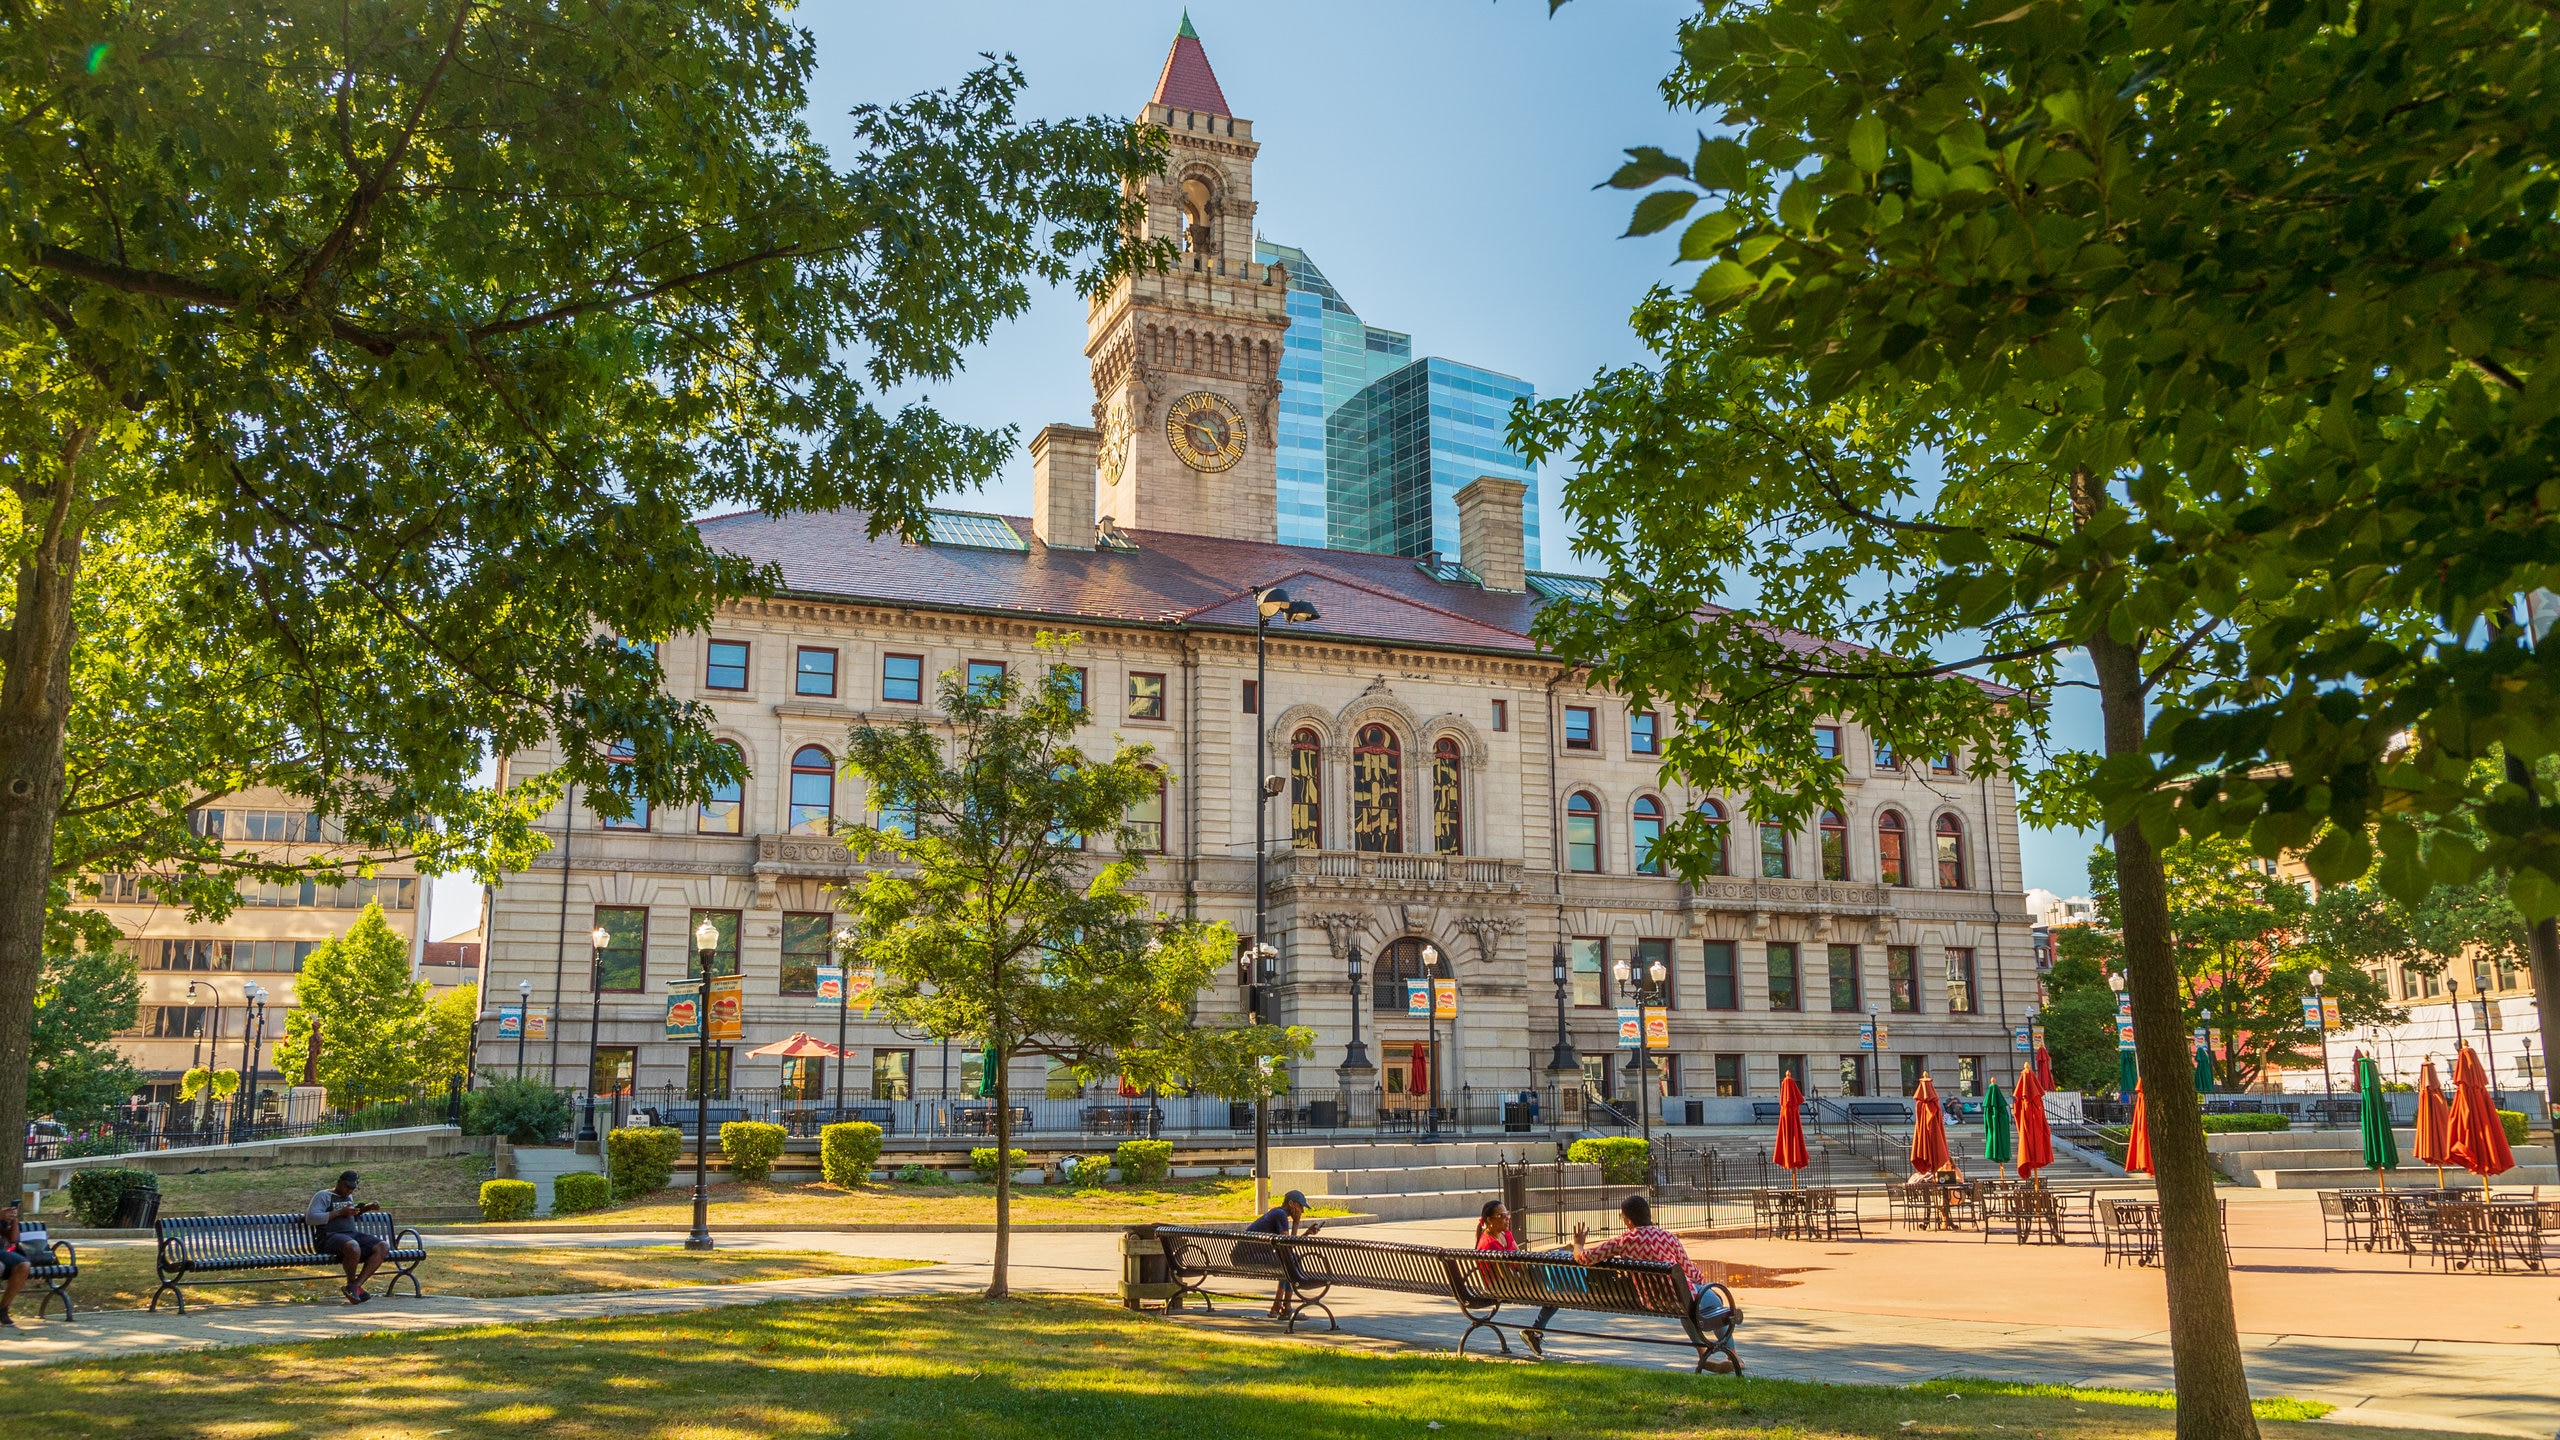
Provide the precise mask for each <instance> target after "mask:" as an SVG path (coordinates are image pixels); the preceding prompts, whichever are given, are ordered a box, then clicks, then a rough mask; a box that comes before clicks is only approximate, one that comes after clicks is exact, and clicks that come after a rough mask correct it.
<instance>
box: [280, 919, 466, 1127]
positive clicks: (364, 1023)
mask: <svg viewBox="0 0 2560 1440" xmlns="http://www.w3.org/2000/svg"><path fill="white" fill-rule="evenodd" d="M293 998H294V1008H293V1009H292V1010H290V1011H288V1012H287V1013H286V1015H285V1023H284V1038H283V1039H282V1040H281V1041H279V1042H278V1043H277V1045H276V1069H277V1071H278V1072H279V1073H281V1074H282V1075H284V1077H285V1078H286V1080H287V1081H288V1082H291V1081H293V1080H295V1079H297V1078H298V1077H299V1076H300V1075H301V1074H302V1073H303V1070H304V1068H305V1065H306V1062H307V1060H308V1058H309V1056H310V1054H311V1047H312V1044H313V1041H314V1039H315V1037H316V1039H317V1041H318V1045H319V1052H320V1053H319V1060H318V1063H317V1064H313V1065H310V1066H309V1068H310V1069H312V1070H314V1071H316V1072H317V1078H318V1079H319V1081H320V1083H321V1084H322V1085H324V1086H326V1087H328V1091H329V1103H330V1104H331V1105H333V1106H336V1107H338V1108H339V1109H342V1110H356V1109H360V1108H362V1107H364V1106H366V1105H371V1104H376V1103H379V1102H381V1101H385V1100H406V1099H408V1098H409V1097H410V1096H411V1095H413V1094H415V1093H416V1092H417V1091H418V1090H419V1089H420V1088H421V1087H423V1086H425V1085H426V1084H428V1083H430V1082H432V1081H440V1080H443V1079H445V1078H447V1076H446V1075H445V1074H438V1073H435V1072H433V1071H431V1070H429V1069H428V1063H429V1061H430V1059H431V1045H430V1041H431V1039H432V1038H433V1034H432V1030H431V1027H430V1025H429V1023H428V1001H427V982H425V981H424V980H412V979H410V978H409V942H408V941H406V940H403V939H401V938H400V932H398V931H396V930H394V929H392V928H391V924H390V922H389V921H387V920H385V919H384V918H383V916H382V907H381V906H380V905H367V906H365V907H364V913H363V914H361V915H358V916H357V917H356V923H355V924H353V925H351V926H349V927H348V928H347V933H346V934H344V935H341V936H338V937H337V938H336V939H334V940H330V941H327V942H325V943H323V944H321V945H319V946H317V947H315V948H314V949H313V950H312V952H311V954H310V955H309V956H308V957H307V958H306V959H305V960H304V961H303V962H302V973H301V974H299V975H297V976H295V977H294V982H293ZM474 998H475V999H476V998H477V996H476V995H475V997H474Z"/></svg>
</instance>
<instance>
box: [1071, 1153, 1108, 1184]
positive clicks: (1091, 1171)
mask: <svg viewBox="0 0 2560 1440" xmlns="http://www.w3.org/2000/svg"><path fill="white" fill-rule="evenodd" d="M1110 1179H1111V1157H1110V1156H1108V1155H1086V1156H1083V1157H1081V1158H1079V1159H1075V1160H1070V1161H1068V1162H1067V1183H1068V1184H1070V1185H1074V1186H1077V1187H1079V1188H1082V1189H1087V1190H1090V1189H1092V1188H1093V1187H1094V1186H1097V1185H1102V1184H1106V1183H1108V1182H1109V1181H1110Z"/></svg>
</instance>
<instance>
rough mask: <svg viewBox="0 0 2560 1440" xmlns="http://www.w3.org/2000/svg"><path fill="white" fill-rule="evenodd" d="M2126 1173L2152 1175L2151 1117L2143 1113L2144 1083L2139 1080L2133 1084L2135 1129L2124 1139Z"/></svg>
mask: <svg viewBox="0 0 2560 1440" xmlns="http://www.w3.org/2000/svg"><path fill="white" fill-rule="evenodd" d="M2124 1173H2126V1174H2127V1175H2148V1174H2150V1173H2151V1125H2150V1117H2149V1116H2148V1115H2146V1114H2144V1113H2143V1107H2142V1082H2141V1081H2139V1080H2136V1081H2134V1082H2133V1129H2132V1130H2130V1131H2128V1132H2127V1133H2126V1135H2125V1137H2124Z"/></svg>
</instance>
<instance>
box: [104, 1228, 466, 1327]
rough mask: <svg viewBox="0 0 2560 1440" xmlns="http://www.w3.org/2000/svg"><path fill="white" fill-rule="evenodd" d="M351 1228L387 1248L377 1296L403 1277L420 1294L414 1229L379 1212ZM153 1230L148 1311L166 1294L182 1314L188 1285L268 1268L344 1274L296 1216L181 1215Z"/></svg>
mask: <svg viewBox="0 0 2560 1440" xmlns="http://www.w3.org/2000/svg"><path fill="white" fill-rule="evenodd" d="M356 1230H357V1232H358V1233H359V1234H362V1235H366V1236H370V1237H371V1238H373V1239H376V1240H379V1241H381V1242H382V1243H383V1244H385V1245H387V1246H389V1247H390V1265H391V1283H390V1284H388V1285H386V1286H384V1287H383V1290H382V1293H383V1294H385V1295H397V1294H399V1293H400V1282H401V1281H403V1280H406V1281H408V1282H409V1293H410V1294H411V1295H423V1294H424V1293H425V1292H424V1291H422V1290H420V1289H419V1288H418V1265H419V1262H421V1261H423V1260H425V1259H426V1258H427V1242H426V1241H425V1240H424V1239H423V1238H421V1237H420V1236H419V1234H418V1232H417V1231H415V1230H409V1229H402V1228H399V1227H396V1226H394V1225H393V1224H392V1223H391V1217H390V1216H389V1215H388V1214H386V1213H384V1212H382V1211H380V1210H376V1211H373V1212H372V1213H370V1214H365V1215H359V1216H357V1217H356ZM159 1231H160V1287H159V1289H156V1290H154V1291H152V1292H151V1308H152V1309H154V1310H157V1309H159V1308H160V1297H161V1295H162V1294H163V1293H166V1294H168V1295H171V1296H173V1297H175V1298H176V1300H177V1302H178V1313H179V1314H181V1315H184V1314H186V1313H187V1291H186V1287H187V1286H189V1285H220V1284H228V1283H231V1282H232V1280H233V1279H239V1280H254V1279H256V1278H257V1276H258V1273H259V1272H263V1271H269V1270H325V1271H329V1272H331V1273H334V1274H344V1273H345V1272H344V1271H343V1270H342V1269H341V1268H340V1266H339V1264H338V1262H337V1261H336V1260H335V1259H333V1258H331V1257H330V1256H326V1255H323V1254H321V1253H320V1252H319V1250H318V1249H317V1248H316V1247H315V1246H314V1245H313V1243H312V1238H311V1222H310V1221H308V1220H306V1219H304V1218H303V1217H302V1216H299V1215H181V1216H177V1217H175V1218H171V1219H164V1220H161V1221H160V1222H159ZM404 1241H405V1242H406V1243H403V1242H404ZM204 1276H222V1277H226V1278H223V1279H205V1278H201V1277H204Z"/></svg>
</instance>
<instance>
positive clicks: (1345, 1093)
mask: <svg viewBox="0 0 2560 1440" xmlns="http://www.w3.org/2000/svg"><path fill="white" fill-rule="evenodd" d="M1007 1103H1008V1106H1009V1108H1010V1109H1011V1111H1012V1126H1011V1133H1012V1134H1013V1135H1014V1137H1015V1139H1016V1141H1017V1143H1020V1142H1024V1141H1032V1142H1036V1141H1038V1140H1041V1139H1060V1138H1076V1139H1111V1138H1120V1139H1154V1138H1183V1139H1221V1140H1249V1139H1250V1138H1251V1137H1252V1135H1253V1132H1254V1106H1253V1102H1251V1101H1249V1100H1227V1099H1222V1098H1219V1097H1216V1096H1209V1095H1157V1096H1146V1095H1137V1096H1127V1095H1120V1094H1116V1093H1113V1092H1110V1091H1096V1092H1093V1093H1079V1094H1075V1095H1046V1094H1043V1095H1035V1096H1021V1095H1015V1096H1012V1097H1009V1099H1008V1102H1007ZM700 1108H702V1109H705V1110H707V1111H708V1114H707V1115H705V1116H704V1119H705V1120H706V1121H707V1122H708V1123H709V1125H710V1126H711V1128H712V1129H713V1131H714V1132H715V1133H716V1132H717V1131H718V1129H719V1127H720V1126H721V1125H724V1124H727V1123H728V1122H730V1121H733V1120H756V1121H763V1122H766V1123H769V1124H776V1125H780V1126H782V1127H783V1128H784V1129H786V1130H789V1131H791V1132H792V1133H794V1134H795V1135H814V1134H815V1133H817V1131H818V1129H819V1128H820V1127H822V1126H825V1125H829V1124H832V1123H834V1122H836V1121H838V1120H863V1121H869V1122H870V1123H872V1124H875V1125H878V1126H879V1127H880V1128H881V1130H882V1131H883V1132H885V1133H886V1134H887V1135H888V1136H889V1137H891V1138H897V1139H916V1138H931V1139H972V1140H983V1139H988V1138H992V1137H993V1136H994V1134H995V1132H996V1102H995V1101H994V1100H993V1099H991V1098H988V1097H985V1096H980V1095H974V1094H969V1093H965V1092H929V1091H916V1092H910V1093H908V1094H906V1095H900V1096H863V1095H859V1094H848V1095H847V1096H845V1097H844V1098H843V1099H842V1100H841V1101H839V1100H838V1099H837V1097H836V1096H835V1095H834V1094H832V1093H828V1094H823V1095H821V1094H810V1093H804V1092H799V1091H794V1090H790V1089H786V1088H763V1089H757V1088H749V1087H731V1088H730V1089H728V1090H726V1091H723V1092H718V1093H715V1094H713V1095H712V1096H711V1098H710V1099H709V1101H708V1102H707V1103H704V1104H702V1105H701V1106H700ZM1560 1108H1561V1107H1559V1106H1557V1105H1556V1104H1554V1103H1553V1102H1552V1100H1551V1099H1549V1098H1548V1097H1541V1096H1537V1095H1536V1094H1535V1093H1534V1092H1531V1093H1529V1094H1527V1095H1526V1096H1524V1094H1523V1092H1520V1091H1479V1090H1475V1089H1473V1088H1471V1087H1461V1088H1460V1090H1459V1092H1458V1093H1457V1094H1456V1095H1454V1096H1444V1097H1442V1099H1441V1102H1440V1103H1439V1104H1438V1105H1437V1106H1434V1105H1432V1104H1431V1103H1430V1101H1429V1099H1428V1098H1427V1097H1408V1096H1404V1095H1401V1094H1395V1093H1391V1092H1388V1091H1386V1090H1383V1089H1374V1088H1373V1089H1365V1090H1341V1089H1330V1090H1299V1091H1293V1092H1291V1093H1289V1094H1287V1095H1281V1096H1277V1097H1275V1098H1273V1099H1272V1100H1271V1101H1270V1102H1269V1115H1268V1119H1267V1122H1266V1123H1267V1124H1268V1125H1269V1128H1270V1131H1271V1133H1272V1134H1273V1135H1274V1136H1275V1137H1285V1138H1287V1139H1289V1140H1292V1141H1296V1140H1299V1139H1302V1138H1305V1137H1315V1138H1324V1137H1329V1136H1343V1135H1356V1136H1358V1137H1360V1138H1364V1139H1375V1138H1380V1137H1393V1138H1398V1139H1430V1138H1433V1137H1435V1136H1445V1137H1449V1138H1466V1137H1488V1138H1489V1137H1493V1136H1504V1135H1508V1136H1520V1135H1532V1134H1556V1133H1561V1132H1562V1131H1563V1130H1579V1129H1583V1128H1586V1126H1584V1125H1571V1124H1569V1125H1567V1126H1563V1127H1559V1126H1557V1125H1556V1124H1555V1123H1554V1121H1555V1119H1556V1117H1557V1116H1558V1114H1559V1111H1560ZM576 1109H577V1111H578V1120H577V1122H576V1123H577V1124H579V1125H580V1126H582V1127H583V1125H584V1124H585V1123H586V1122H585V1111H586V1099H585V1097H584V1096H580V1097H578V1099H577V1101H576ZM696 1109H697V1099H696V1096H695V1095H694V1093H693V1092H692V1090H691V1089H690V1088H688V1087H686V1086H681V1085H666V1086H658V1087H651V1088H644V1089H641V1090H640V1091H638V1092H636V1093H632V1094H622V1095H605V1096H597V1097H596V1098H595V1122H594V1123H595V1125H596V1127H597V1129H598V1130H599V1131H601V1130H603V1129H606V1128H610V1127H612V1126H618V1125H626V1124H631V1123H634V1122H635V1120H638V1121H641V1122H649V1121H654V1122H655V1123H658V1124H662V1125H671V1126H674V1127H676V1128H678V1129H681V1130H685V1131H688V1132H690V1131H691V1130H692V1129H693V1126H694V1120H695V1112H696ZM1576 1114H1577V1117H1578V1118H1580V1119H1583V1120H1585V1121H1588V1120H1590V1119H1594V1118H1598V1116H1599V1114H1600V1112H1598V1111H1597V1109H1596V1107H1587V1108H1582V1109H1578V1110H1577V1112H1576ZM1619 1119H1620V1120H1621V1121H1623V1120H1624V1119H1625V1117H1619ZM1630 1128H1631V1126H1630Z"/></svg>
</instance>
